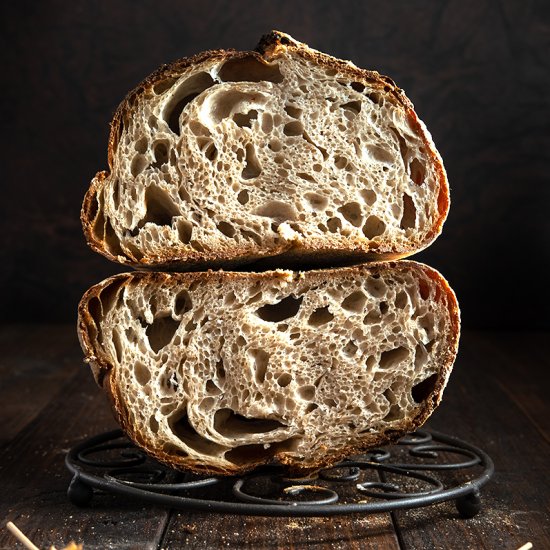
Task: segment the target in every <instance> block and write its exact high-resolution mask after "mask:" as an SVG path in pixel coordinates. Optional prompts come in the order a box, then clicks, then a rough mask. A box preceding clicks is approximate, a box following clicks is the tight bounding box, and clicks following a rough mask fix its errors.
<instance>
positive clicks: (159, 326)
mask: <svg viewBox="0 0 550 550" xmlns="http://www.w3.org/2000/svg"><path fill="white" fill-rule="evenodd" d="M179 326H180V323H179V321H175V320H174V319H172V317H170V316H169V315H166V316H164V317H157V318H156V319H155V320H154V321H153V323H152V324H151V325H149V326H148V327H147V328H146V329H145V334H146V335H147V338H148V340H149V345H150V346H151V349H152V350H153V351H154V352H155V353H158V352H159V351H160V350H161V349H162V348H163V347H164V346H166V345H168V344H169V343H170V342H171V341H172V338H173V337H174V334H175V333H176V330H177V329H178V327H179Z"/></svg>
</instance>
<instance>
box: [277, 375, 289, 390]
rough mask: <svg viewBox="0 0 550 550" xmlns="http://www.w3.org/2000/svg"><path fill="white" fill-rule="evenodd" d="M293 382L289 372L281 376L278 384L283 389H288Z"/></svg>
mask: <svg viewBox="0 0 550 550" xmlns="http://www.w3.org/2000/svg"><path fill="white" fill-rule="evenodd" d="M291 382H292V376H290V374H288V373H287V372H285V373H283V374H281V375H280V376H279V378H277V384H279V386H281V388H286V387H287V386H288V385H289V384H290V383H291Z"/></svg>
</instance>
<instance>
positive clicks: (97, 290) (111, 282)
mask: <svg viewBox="0 0 550 550" xmlns="http://www.w3.org/2000/svg"><path fill="white" fill-rule="evenodd" d="M388 269H389V270H397V271H399V270H402V271H411V270H413V271H416V272H417V273H419V274H420V273H421V274H423V275H426V276H428V277H430V278H431V279H432V280H433V281H435V282H436V283H437V284H438V285H439V288H440V289H441V291H442V293H443V294H444V295H445V297H446V300H447V303H448V308H449V312H450V316H451V321H452V330H451V331H449V332H448V334H447V342H446V345H445V351H444V354H443V355H442V356H441V357H440V369H439V371H438V373H437V374H438V378H437V380H436V383H435V386H434V389H433V391H432V392H431V394H430V395H429V396H428V398H426V399H425V400H424V401H423V402H422V405H421V406H420V407H419V409H418V411H417V413H416V415H415V416H414V417H413V418H408V419H405V420H404V421H402V422H401V423H399V424H397V425H395V424H394V425H393V426H392V428H391V429H387V430H385V431H384V432H381V433H375V434H364V436H363V439H362V440H361V441H360V442H359V443H358V444H356V445H351V446H349V447H347V448H344V449H339V450H338V451H335V452H329V451H327V452H326V454H325V455H324V456H323V457H321V458H320V459H319V460H318V461H317V462H315V463H313V464H311V463H308V466H307V467H306V468H304V467H303V465H302V464H300V463H299V462H298V461H296V460H294V459H293V458H292V456H290V455H288V454H285V453H284V452H280V453H278V454H276V455H275V456H274V457H272V458H269V459H265V460H261V459H259V460H257V461H253V462H249V463H248V464H243V465H241V466H238V465H235V467H234V468H214V467H210V466H205V465H204V464H201V463H200V461H193V460H192V459H190V458H189V457H185V458H183V457H182V456H179V455H177V454H175V453H169V452H166V451H165V450H163V449H161V448H159V447H155V445H154V442H153V441H150V440H146V439H144V437H143V435H142V434H141V433H140V432H139V431H137V430H136V429H135V427H134V426H133V424H132V423H131V422H130V420H129V414H128V411H127V410H126V407H125V406H124V402H123V399H122V398H121V397H120V395H119V392H118V388H117V386H116V382H115V380H116V376H115V375H114V372H113V369H114V368H115V367H114V365H113V364H112V362H111V361H110V359H109V357H108V356H107V355H105V353H104V352H102V346H101V345H100V342H99V340H98V331H99V329H98V327H97V326H96V324H95V321H94V317H93V315H92V312H91V311H90V309H93V307H97V306H94V300H96V301H97V303H99V297H100V295H101V293H102V292H104V291H105V290H107V289H109V288H110V289H111V290H112V288H113V286H114V287H118V289H120V288H122V287H123V286H124V285H127V284H129V283H130V281H136V280H139V279H143V278H146V279H147V280H148V282H150V283H151V284H161V283H163V282H166V281H169V280H172V281H177V282H180V283H184V282H186V281H189V283H190V282H192V281H205V282H206V281H212V280H214V281H220V282H222V281H226V282H227V281H228V280H237V279H249V280H250V279H252V278H253V279H255V280H265V279H268V280H273V279H274V278H286V277H288V272H284V271H268V272H261V273H239V272H224V271H208V272H198V273H162V272H150V273H149V272H143V271H142V272H133V273H123V274H119V275H115V276H113V277H110V278H109V279H106V280H105V281H103V282H101V283H99V284H98V285H95V286H93V287H92V288H90V289H89V290H88V291H87V292H86V293H85V294H84V296H83V298H82V300H81V302H80V304H79V308H78V336H79V340H80V343H81V346H82V349H83V351H84V355H85V361H86V362H87V363H89V365H90V367H91V369H92V372H93V374H94V378H95V380H96V382H97V383H98V384H99V385H100V386H101V387H102V388H103V390H104V391H105V392H106V394H107V396H108V398H109V401H110V403H111V407H112V410H113V412H114V415H115V418H116V419H117V421H118V422H119V424H120V425H121V427H122V428H123V429H124V431H125V432H126V433H127V434H128V436H129V437H130V438H131V439H132V440H133V441H134V442H135V443H136V444H137V445H139V446H140V447H141V448H143V449H144V450H145V451H146V452H147V453H148V454H150V455H151V456H153V457H155V458H156V459H157V460H159V461H160V462H162V463H164V464H167V465H168V466H170V467H173V468H177V469H181V470H192V471H194V472H197V473H201V474H221V475H233V474H242V473H244V472H247V471H250V470H252V469H254V468H256V467H257V466H259V465H262V464H266V463H268V462H272V461H274V462H278V463H280V464H283V465H284V466H285V467H286V468H287V469H288V470H289V471H290V472H293V473H297V474H306V473H308V472H311V471H315V470H318V469H320V468H323V467H327V466H330V465H332V464H335V463H337V462H338V461H340V460H342V459H344V458H345V457H347V456H351V455H354V454H358V453H361V452H364V451H366V450H367V449H369V448H373V447H376V446H379V445H383V444H386V443H389V442H392V441H396V440H397V439H399V438H400V437H402V436H403V435H405V434H406V433H409V432H411V431H414V430H416V429H418V428H419V427H420V426H422V424H424V422H425V421H426V420H427V419H428V417H429V416H430V415H431V413H432V412H433V411H434V409H435V408H436V407H437V405H438V404H439V403H440V401H441V398H442V394H443V389H444V387H445V384H446V381H447V379H448V377H449V374H450V371H451V369H452V366H453V363H454V360H455V357H456V354H457V350H458V340H459V335H460V312H459V307H458V303H457V300H456V296H455V294H454V292H453V290H452V289H451V288H450V286H449V284H448V283H447V281H446V280H445V279H444V277H443V276H442V275H441V274H440V273H439V272H437V271H436V270H435V269H432V268H430V267H428V266H426V265H424V264H420V263H418V262H414V261H409V260H403V261H399V262H376V263H371V264H364V265H359V266H353V267H347V268H339V269H338V273H346V272H348V273H350V272H351V273H353V272H354V273H357V272H360V273H361V274H363V275H365V276H366V275H367V274H369V273H372V272H376V271H378V270H388ZM334 274H335V272H334V270H319V271H312V272H307V273H304V276H306V277H308V278H310V279H313V280H315V279H316V278H319V279H320V280H326V279H327V278H330V277H331V276H333V275H334Z"/></svg>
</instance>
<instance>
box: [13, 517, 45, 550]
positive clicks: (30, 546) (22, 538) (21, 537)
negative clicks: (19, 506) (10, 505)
mask: <svg viewBox="0 0 550 550" xmlns="http://www.w3.org/2000/svg"><path fill="white" fill-rule="evenodd" d="M6 527H7V528H8V531H9V532H10V533H11V534H12V535H13V536H14V537H15V538H16V539H17V540H18V541H19V542H21V543H22V544H24V545H25V547H26V548H28V549H29V550H40V548H38V546H35V545H34V544H33V543H32V542H31V541H30V539H29V538H28V537H26V536H25V535H24V534H23V533H22V532H21V531H20V530H19V529H18V528H17V526H16V525H15V524H13V523H12V522H11V521H8V523H6Z"/></svg>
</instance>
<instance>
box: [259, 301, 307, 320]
mask: <svg viewBox="0 0 550 550" xmlns="http://www.w3.org/2000/svg"><path fill="white" fill-rule="evenodd" d="M302 300H303V297H300V298H294V296H287V297H286V298H284V299H283V300H281V301H280V302H277V303H276V304H268V305H265V306H263V307H261V308H260V309H258V310H256V315H257V316H258V317H259V318H260V319H262V320H263V321H267V322H270V323H279V322H281V321H284V320H285V319H289V318H290V317H294V316H296V315H297V314H298V311H299V310H300V306H301V305H302Z"/></svg>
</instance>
